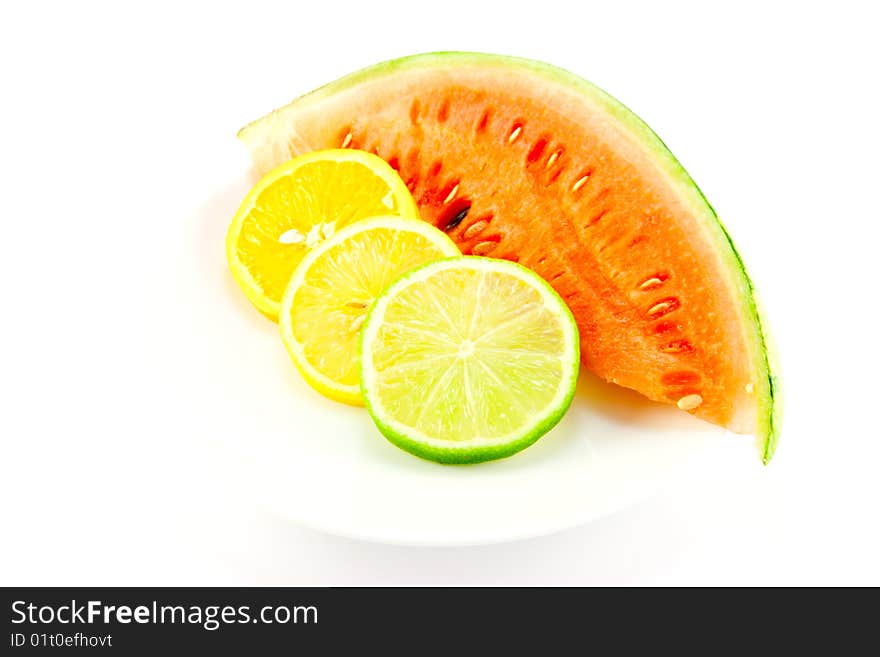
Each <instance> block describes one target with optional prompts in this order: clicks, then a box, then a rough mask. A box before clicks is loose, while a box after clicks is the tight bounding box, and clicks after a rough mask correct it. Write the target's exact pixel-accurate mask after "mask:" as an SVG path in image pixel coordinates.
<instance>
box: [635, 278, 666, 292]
mask: <svg viewBox="0 0 880 657" xmlns="http://www.w3.org/2000/svg"><path fill="white" fill-rule="evenodd" d="M660 285H663V279H662V278H658V277H656V276H652V277H651V278H649V279H647V280H645V281H642V283H641V285H639V289H640V290H643V291H644V290H653V289H654V288H655V287H659V286H660Z"/></svg>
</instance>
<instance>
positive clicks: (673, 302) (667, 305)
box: [648, 297, 679, 319]
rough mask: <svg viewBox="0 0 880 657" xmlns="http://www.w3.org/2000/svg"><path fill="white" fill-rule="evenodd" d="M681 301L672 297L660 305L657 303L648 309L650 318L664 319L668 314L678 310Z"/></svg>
mask: <svg viewBox="0 0 880 657" xmlns="http://www.w3.org/2000/svg"><path fill="white" fill-rule="evenodd" d="M678 306H679V301H678V299H676V298H675V297H670V298H669V299H663V301H660V302H658V303H655V304H654V305H653V306H651V307H650V308H649V309H648V316H649V317H651V318H652V319H654V318H657V317H662V316H663V315H666V314H668V313H671V312H672V311H673V310H675V309H676V308H678Z"/></svg>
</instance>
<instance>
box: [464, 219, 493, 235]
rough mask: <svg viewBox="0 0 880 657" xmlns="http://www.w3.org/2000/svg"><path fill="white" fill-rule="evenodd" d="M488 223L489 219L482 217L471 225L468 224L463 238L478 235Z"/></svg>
mask: <svg viewBox="0 0 880 657" xmlns="http://www.w3.org/2000/svg"><path fill="white" fill-rule="evenodd" d="M488 225H489V221H488V219H480V220H479V221H475V222H474V223H472V224H471V225H470V226H468V228H467V230H466V231H464V235H462V238H463V239H466V240H469V239H470V238H472V237H476V236H477V235H479V234H480V233H482V232H483V231H484V230H485V229H486V226H488Z"/></svg>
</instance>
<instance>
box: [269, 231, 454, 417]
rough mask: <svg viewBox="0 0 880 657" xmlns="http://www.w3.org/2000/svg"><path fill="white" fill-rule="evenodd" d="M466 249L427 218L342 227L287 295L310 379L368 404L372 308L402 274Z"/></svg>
mask: <svg viewBox="0 0 880 657" xmlns="http://www.w3.org/2000/svg"><path fill="white" fill-rule="evenodd" d="M452 255H459V250H458V247H456V246H455V243H454V242H453V241H452V240H451V239H449V237H447V236H446V234H445V233H443V232H442V231H440V230H437V229H436V228H434V227H433V226H431V225H430V224H427V223H425V222H423V221H421V220H414V219H402V218H400V217H393V216H388V217H375V218H372V219H365V220H363V221H358V222H357V223H355V224H352V225H351V226H348V227H347V228H344V229H342V230H341V231H339V232H338V233H336V234H335V235H333V236H332V237H330V238H329V239H327V240H325V241H324V242H322V243H321V244H320V245H319V246H318V247H316V248H315V249H313V250H312V251H311V252H309V253H308V254H306V256H305V257H304V258H303V259H302V261H301V262H300V263H299V265H298V266H297V268H296V270H295V271H294V273H293V276H292V277H291V279H290V284H289V285H288V286H287V290H286V291H285V293H284V297H283V298H282V301H281V313H280V324H281V337H282V339H283V340H284V345H285V346H286V347H287V352H288V353H289V354H290V357H291V359H292V360H293V362H294V364H295V365H296V366H297V369H299V371H300V372H301V373H302V375H303V377H304V378H305V380H306V381H307V382H308V383H309V385H311V386H312V387H313V388H315V389H316V390H317V391H318V392H320V393H322V394H323V395H325V396H327V397H330V398H331V399H335V400H337V401H342V402H346V403H349V404H355V405H361V404H363V401H362V399H361V393H360V388H359V385H358V381H359V360H360V359H359V356H358V349H359V339H360V330H361V326H362V324H363V322H364V320H365V319H366V316H367V312H368V310H369V308H370V306H371V305H372V303H373V300H374V299H375V298H376V297H378V296H379V295H380V294H381V293H382V291H383V290H384V289H385V288H386V287H387V286H388V285H389V284H390V283H391V282H392V281H393V280H395V279H396V278H398V277H400V276H401V275H402V274H404V273H405V272H407V271H409V270H410V269H412V268H414V267H418V266H419V265H423V264H425V263H427V262H431V261H432V260H437V259H439V258H446V257H449V256H452Z"/></svg>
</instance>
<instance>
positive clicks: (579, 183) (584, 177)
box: [571, 174, 590, 192]
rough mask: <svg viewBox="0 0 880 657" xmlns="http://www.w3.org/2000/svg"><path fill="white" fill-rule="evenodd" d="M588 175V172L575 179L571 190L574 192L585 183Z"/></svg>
mask: <svg viewBox="0 0 880 657" xmlns="http://www.w3.org/2000/svg"><path fill="white" fill-rule="evenodd" d="M589 177H590V174H586V175H584V176H581V177H580V178H578V179H577V182H575V184H574V185H572V186H571V191H573V192H576V191H577V190H579V189H580V188H581V187H583V186H584V185H586V184H587V179H588V178H589Z"/></svg>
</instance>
